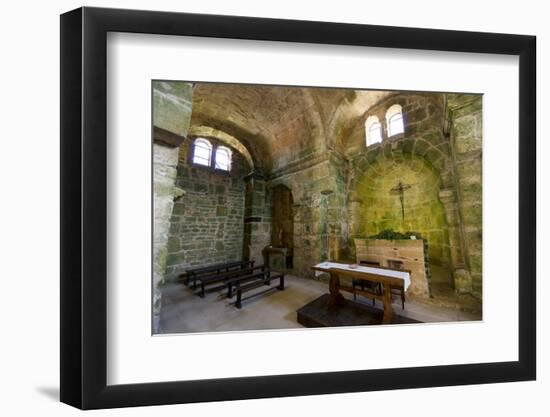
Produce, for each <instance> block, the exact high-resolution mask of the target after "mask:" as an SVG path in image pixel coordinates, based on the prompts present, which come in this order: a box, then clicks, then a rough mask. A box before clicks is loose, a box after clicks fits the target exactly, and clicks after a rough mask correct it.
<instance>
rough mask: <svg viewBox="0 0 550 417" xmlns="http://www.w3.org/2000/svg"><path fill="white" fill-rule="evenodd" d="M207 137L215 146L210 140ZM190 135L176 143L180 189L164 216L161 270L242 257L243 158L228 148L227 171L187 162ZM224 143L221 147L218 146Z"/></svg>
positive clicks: (246, 168)
mask: <svg viewBox="0 0 550 417" xmlns="http://www.w3.org/2000/svg"><path fill="white" fill-rule="evenodd" d="M209 140H210V141H211V142H212V143H213V144H214V146H216V145H217V144H218V142H217V141H216V140H215V139H211V138H209ZM192 146H193V141H192V139H188V140H186V141H185V142H184V144H183V145H182V146H181V147H180V157H179V164H178V166H177V177H176V185H177V186H178V187H179V188H181V189H183V190H184V191H185V195H184V196H182V197H181V198H179V199H177V200H176V202H175V203H174V209H173V212H172V217H171V220H170V236H169V239H168V245H167V250H168V257H167V269H166V274H167V276H168V277H170V278H173V277H175V276H176V275H177V274H179V273H181V272H182V271H184V270H185V269H186V268H189V267H199V266H203V265H208V264H213V263H219V262H229V261H234V260H240V259H242V256H243V232H244V206H245V182H244V179H243V178H244V177H245V175H246V174H247V173H248V172H249V171H250V167H249V165H248V162H247V161H246V159H245V158H244V157H243V156H242V155H241V154H239V153H238V152H237V151H236V150H235V149H232V164H231V170H230V172H226V171H220V170H213V169H211V168H209V167H203V166H198V165H193V164H192V162H191V159H190V155H191V152H190V151H191V147H192ZM224 146H227V145H224Z"/></svg>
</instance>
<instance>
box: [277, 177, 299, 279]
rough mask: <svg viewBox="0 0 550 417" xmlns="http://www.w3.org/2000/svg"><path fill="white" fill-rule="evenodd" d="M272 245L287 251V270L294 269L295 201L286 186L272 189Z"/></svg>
mask: <svg viewBox="0 0 550 417" xmlns="http://www.w3.org/2000/svg"><path fill="white" fill-rule="evenodd" d="M271 201H272V206H271V210H272V212H271V218H272V227H271V245H272V246H273V247H278V248H286V249H287V258H286V265H285V266H286V268H292V267H293V255H294V214H293V205H294V199H293V197H292V191H291V190H290V189H289V188H288V187H286V186H284V185H276V186H275V187H273V188H272V189H271Z"/></svg>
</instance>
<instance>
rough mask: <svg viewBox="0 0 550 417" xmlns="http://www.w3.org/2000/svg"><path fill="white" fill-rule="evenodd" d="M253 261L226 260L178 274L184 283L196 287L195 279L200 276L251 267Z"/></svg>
mask: <svg viewBox="0 0 550 417" xmlns="http://www.w3.org/2000/svg"><path fill="white" fill-rule="evenodd" d="M253 266H254V261H234V262H226V263H223V264H215V265H209V266H205V267H201V268H194V269H189V270H187V271H185V273H183V274H180V278H183V279H184V283H185V285H191V283H192V285H193V288H197V280H198V279H199V278H200V277H201V276H205V275H208V276H212V275H217V274H222V273H224V272H229V271H232V270H233V271H235V270H239V269H245V268H248V267H253Z"/></svg>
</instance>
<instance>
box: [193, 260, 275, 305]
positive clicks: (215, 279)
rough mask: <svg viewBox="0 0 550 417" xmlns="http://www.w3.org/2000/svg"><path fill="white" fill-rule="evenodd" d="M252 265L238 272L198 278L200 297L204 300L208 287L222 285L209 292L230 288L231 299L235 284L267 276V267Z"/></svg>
mask: <svg viewBox="0 0 550 417" xmlns="http://www.w3.org/2000/svg"><path fill="white" fill-rule="evenodd" d="M252 265H253V262H252ZM252 265H251V266H249V267H246V268H241V269H237V270H233V271H227V272H224V273H220V274H218V273H215V274H212V275H203V276H199V277H197V280H198V281H199V283H200V284H199V285H200V290H199V292H198V295H199V296H200V297H201V298H204V297H205V295H206V287H207V286H208V285H212V284H219V283H221V285H220V286H218V287H215V288H210V289H209V291H215V290H217V289H221V288H225V287H227V288H228V294H227V297H229V298H231V297H232V286H233V284H234V283H235V282H238V281H239V280H243V279H247V278H249V277H250V279H251V278H252V277H258V276H261V275H265V269H266V267H265V266H264V265H259V266H252Z"/></svg>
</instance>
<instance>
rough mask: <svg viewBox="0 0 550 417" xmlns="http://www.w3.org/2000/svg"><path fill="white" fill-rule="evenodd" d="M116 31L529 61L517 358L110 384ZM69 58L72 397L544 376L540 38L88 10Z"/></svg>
mask: <svg viewBox="0 0 550 417" xmlns="http://www.w3.org/2000/svg"><path fill="white" fill-rule="evenodd" d="M108 32H131V33H146V34H162V35H176V36H177V35H186V36H198V37H214V38H235V39H253V40H266V41H286V42H305V43H318V44H332V45H356V46H370V47H381V48H402V49H420V50H440V51H456V52H475V53H490V54H506V55H516V56H519V103H518V112H519V132H518V138H519V155H518V158H519V277H520V279H519V292H518V299H519V329H518V331H519V360H518V361H515V362H497V363H477V364H467V365H445V366H424V367H414V368H397V369H375V370H358V371H343V372H326V373H313V374H292V375H275V376H255V377H239V378H229V379H209V380H199V381H177V382H162V383H142V384H132V385H113V386H108V385H107V383H106V376H107V343H106V339H107V337H106V328H107V311H106V307H107V305H106V299H107V285H106V275H107V274H106V265H107V259H106V258H107V253H106V245H107V181H108V178H107V172H106V171H107V140H106V127H107V112H106V96H107V82H106V81H107V79H106V76H107V73H106V59H107V58H106V46H107V42H106V39H107V33H108ZM60 56H61V309H60V315H61V358H60V359H61V401H62V402H64V403H67V404H70V405H72V406H75V407H78V408H82V409H95V408H111V407H124V406H143V405H156V404H174V403H191V402H203V401H221V400H238V399H250V398H266V397H282V396H299V395H312V394H330V393H344V392H358V391H377V390H389V389H404V388H423V387H436V386H451V385H464V384H482V383H497V382H508V381H526V380H534V379H535V378H536V297H535V295H536V268H535V260H536V259H535V257H536V163H535V162H536V158H535V154H536V145H535V142H536V131H535V122H536V120H535V117H536V116H535V114H536V111H535V110H536V92H535V87H536V81H535V80H536V76H535V75H536V38H535V37H534V36H524V35H510V34H494V33H481V32H460V31H449V30H432V29H415V28H403V27H387V26H371V25H358V24H342V23H324V22H312V21H293V20H279V19H265V18H251V17H233V16H216V15H198V14H184V13H169V12H151V11H136V10H119V9H102V8H87V7H85V8H80V9H77V10H73V11H70V12H68V13H65V14H63V15H62V16H61V54H60Z"/></svg>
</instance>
